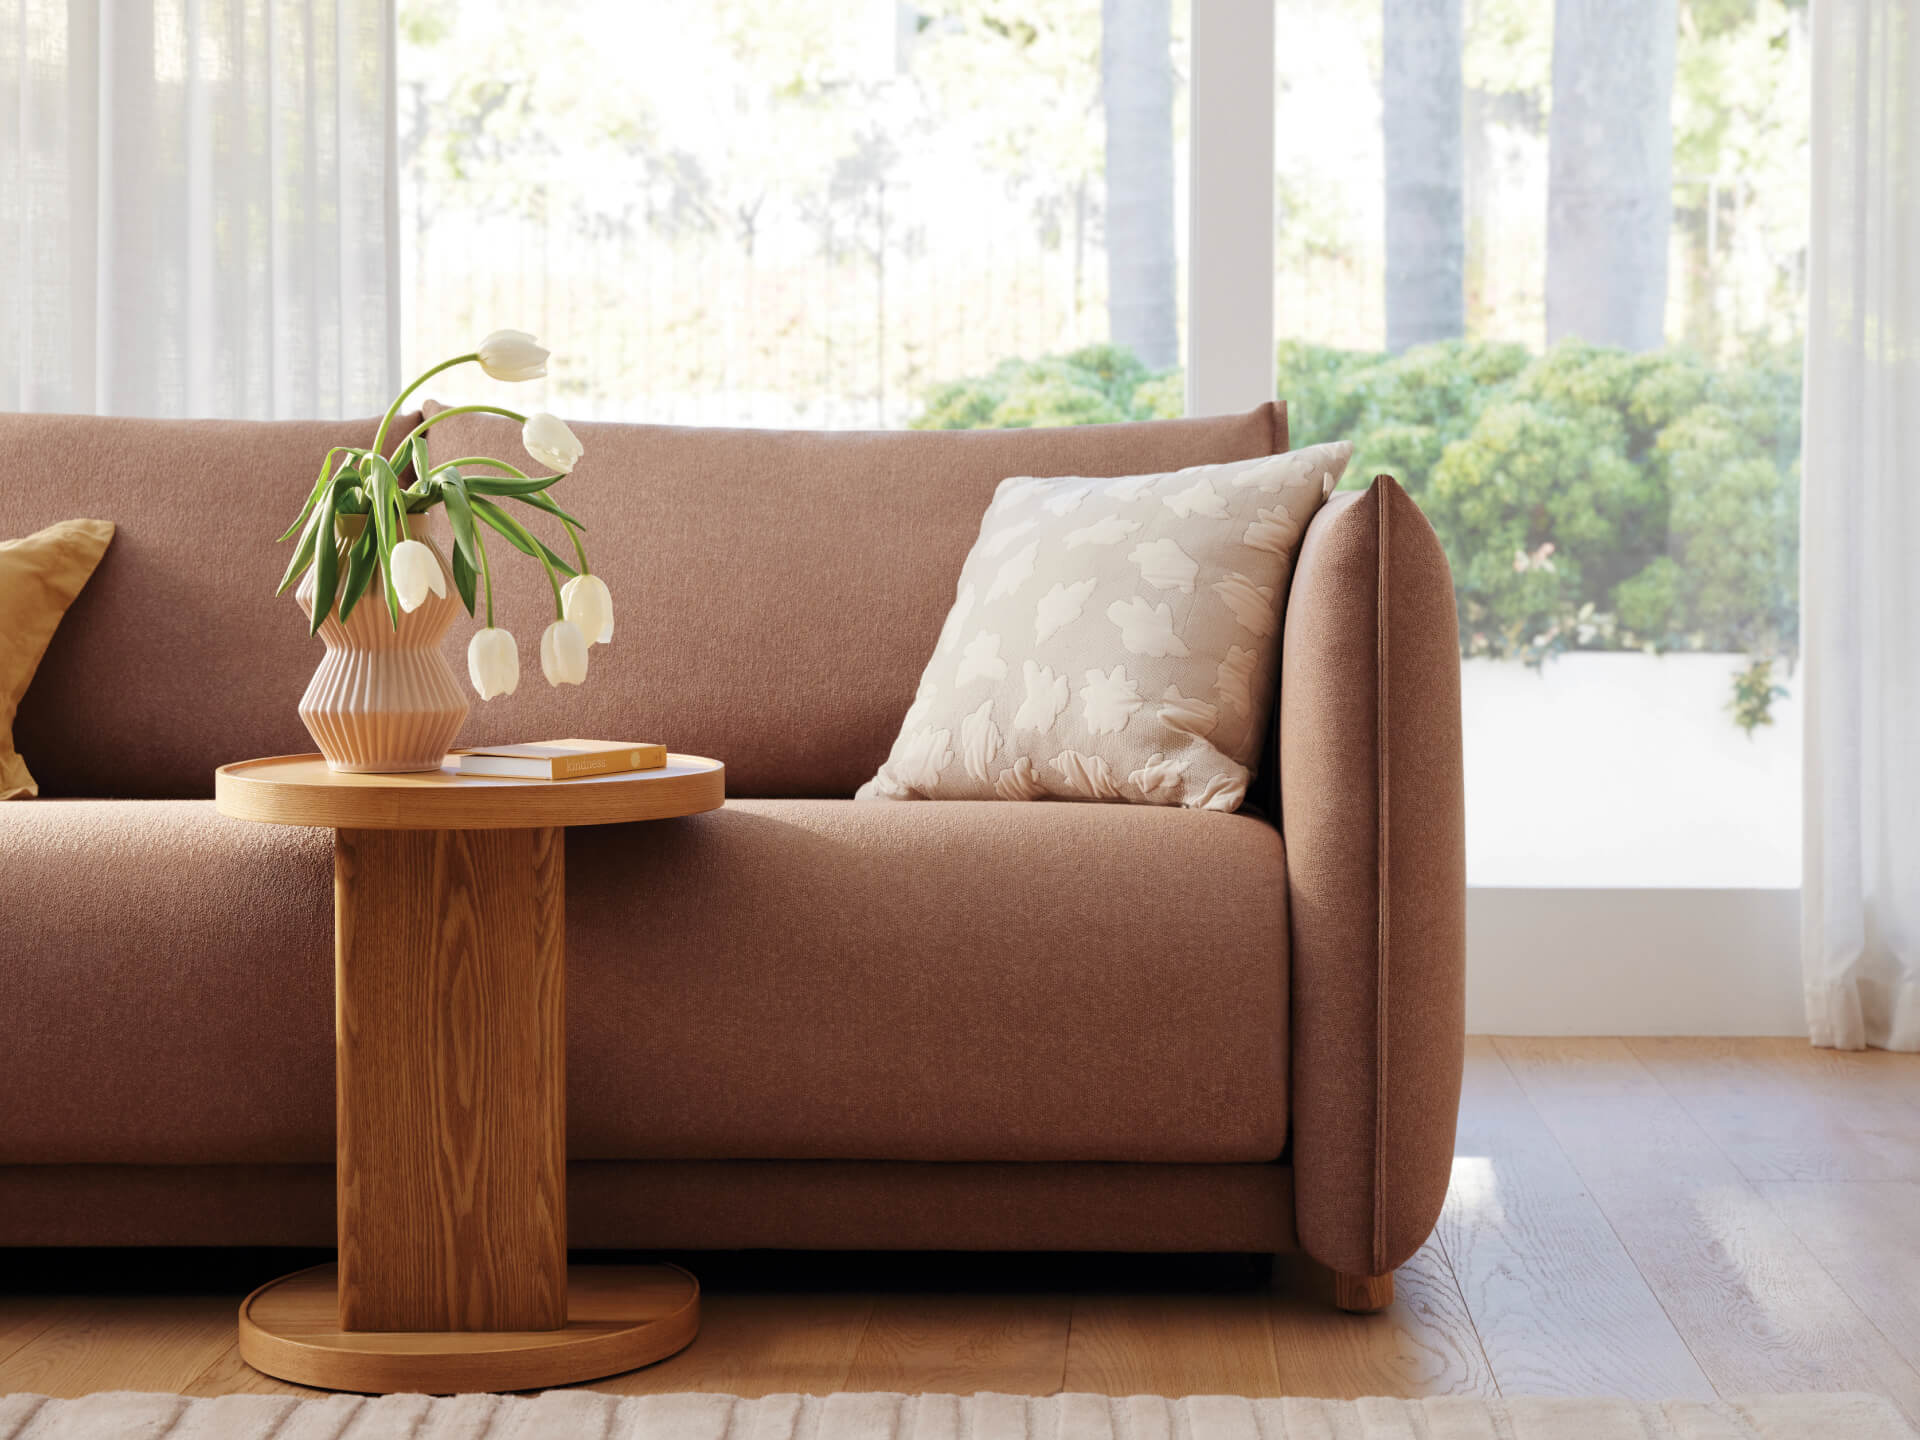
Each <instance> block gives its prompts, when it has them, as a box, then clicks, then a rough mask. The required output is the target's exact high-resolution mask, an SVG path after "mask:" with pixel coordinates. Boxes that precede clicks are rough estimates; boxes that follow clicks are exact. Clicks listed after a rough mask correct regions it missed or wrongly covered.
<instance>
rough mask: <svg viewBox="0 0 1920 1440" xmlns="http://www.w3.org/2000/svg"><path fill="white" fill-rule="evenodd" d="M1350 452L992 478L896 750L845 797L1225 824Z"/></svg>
mask: <svg viewBox="0 0 1920 1440" xmlns="http://www.w3.org/2000/svg"><path fill="white" fill-rule="evenodd" d="M1352 454H1353V447H1352V446H1351V445H1349V444H1346V443H1344V442H1342V443H1339V444H1331V445H1315V446H1312V447H1310V448H1308V449H1305V450H1294V451H1290V452H1288V453H1287V454H1284V455H1268V456H1262V457H1261V458H1259V459H1257V460H1240V461H1234V462H1232V463H1229V464H1225V465H1196V466H1194V467H1193V468H1191V469H1187V470H1180V471H1176V472H1174V473H1173V474H1170V475H1130V476H1125V477H1123V478H1121V479H1118V480H1114V479H1087V478H1084V477H1079V476H1065V477H1059V478H1054V479H1034V478H1031V477H1027V476H1022V477H1018V478H1015V479H1010V480H1003V481H1002V482H1001V483H1000V487H999V489H998V490H996V491H995V492H994V497H993V503H992V504H991V505H990V506H988V507H987V513H986V516H985V518H984V519H982V520H981V522H980V538H979V539H978V540H977V541H975V542H974V546H973V550H972V553H970V554H969V555H968V556H967V562H966V564H965V565H964V566H963V567H962V568H961V571H960V583H959V585H958V587H957V590H956V592H955V596H954V602H953V609H952V610H951V611H950V612H949V613H948V615H947V623H946V625H945V626H944V627H943V629H942V630H941V632H940V640H939V643H938V644H937V645H936V646H935V647H934V652H933V658H932V659H931V660H929V661H928V662H927V668H926V670H925V672H924V673H923V674H922V675H921V677H920V689H919V693H918V694H917V695H916V696H915V698H914V702H913V706H912V708H911V709H909V710H908V711H907V716H906V719H905V720H904V721H902V722H901V725H900V736H899V738H898V739H897V740H895V741H894V742H893V753H892V754H891V755H889V756H888V757H887V762H886V764H884V765H882V766H881V767H880V773H879V774H877V775H875V776H874V777H873V779H871V780H869V781H868V782H867V783H866V784H865V785H863V786H861V787H860V792H859V795H858V796H857V797H856V798H858V799H862V800H876V799H879V800H992V799H995V798H998V799H1001V800H1125V801H1132V802H1135V803H1142V804H1148V805H1186V806H1192V807H1196V808H1201V809H1208V810H1235V809H1238V808H1239V805H1240V802H1241V800H1243V799H1244V798H1245V796H1246V793H1247V780H1248V778H1249V769H1250V767H1251V766H1253V765H1254V764H1256V763H1257V762H1258V760H1259V756H1260V748H1261V742H1262V740H1263V739H1264V738H1265V735H1266V729H1267V717H1268V714H1269V712H1270V709H1271V706H1272V702H1273V685H1274V680H1275V677H1276V676H1277V674H1278V672H1279V654H1280V615H1281V610H1282V607H1283V606H1284V604H1285V602H1286V595H1287V583H1288V581H1289V579H1290V578H1291V576H1292V574H1293V561H1294V557H1295V556H1296V555H1297V554H1298V553H1299V550H1300V539H1301V536H1302V535H1303V534H1304V533H1305V531H1306V528H1307V522H1308V521H1309V520H1311V519H1312V518H1313V514H1314V512H1315V511H1316V510H1318V509H1319V508H1320V505H1321V502H1322V501H1324V500H1325V499H1326V497H1327V496H1328V495H1329V494H1331V493H1332V491H1333V487H1334V486H1335V484H1337V483H1338V482H1339V479H1340V475H1341V472H1342V471H1344V470H1345V469H1346V466H1347V460H1348V457H1349V456H1351V455H1352Z"/></svg>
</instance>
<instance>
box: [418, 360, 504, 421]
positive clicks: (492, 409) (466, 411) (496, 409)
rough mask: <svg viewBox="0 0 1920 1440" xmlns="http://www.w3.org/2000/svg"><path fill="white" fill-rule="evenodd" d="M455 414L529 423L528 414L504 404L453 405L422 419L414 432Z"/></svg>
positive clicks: (422, 377)
mask: <svg viewBox="0 0 1920 1440" xmlns="http://www.w3.org/2000/svg"><path fill="white" fill-rule="evenodd" d="M432 373H433V372H432V371H431V370H429V371H428V372H427V374H428V375H431V374H432ZM420 378H421V379H423V380H424V379H425V378H426V376H424V375H423V376H421V377H420ZM453 415H504V416H506V417H507V419H509V420H518V421H519V422H520V423H521V424H522V425H524V424H526V423H527V417H526V416H524V415H522V414H521V413H520V412H519V411H518V410H509V409H507V408H506V407H505V406H504V405H452V406H449V407H448V408H447V409H445V410H442V411H441V412H440V413H439V414H438V415H433V416H429V417H428V418H427V419H425V420H422V421H421V422H420V423H419V424H418V425H416V426H414V429H413V433H414V434H416V435H419V434H421V433H422V432H424V431H427V430H431V429H432V428H433V427H434V426H436V425H438V424H439V423H440V422H441V421H442V420H445V419H447V418H448V417H449V416H453Z"/></svg>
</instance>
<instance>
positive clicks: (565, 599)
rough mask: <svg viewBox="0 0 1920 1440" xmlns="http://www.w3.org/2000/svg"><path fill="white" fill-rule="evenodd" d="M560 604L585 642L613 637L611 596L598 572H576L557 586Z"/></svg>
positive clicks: (607, 639) (600, 642) (591, 643)
mask: <svg viewBox="0 0 1920 1440" xmlns="http://www.w3.org/2000/svg"><path fill="white" fill-rule="evenodd" d="M560 604H561V606H562V607H563V608H564V609H565V610H566V612H567V619H569V620H571V621H572V622H573V623H574V624H576V625H578V626H579V627H580V633H581V634H582V635H584V636H586V638H587V643H588V644H589V645H604V644H606V643H607V642H608V641H609V640H611V639H613V596H612V594H610V593H609V592H608V590H607V582H606V581H604V580H602V579H601V578H600V577H599V576H598V575H576V576H574V577H573V579H571V580H569V581H567V583H566V584H564V585H562V586H561V587H560Z"/></svg>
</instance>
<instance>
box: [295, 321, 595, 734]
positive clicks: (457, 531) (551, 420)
mask: <svg viewBox="0 0 1920 1440" xmlns="http://www.w3.org/2000/svg"><path fill="white" fill-rule="evenodd" d="M547 354H548V352H547V351H546V350H545V349H544V348H543V347H542V346H540V345H539V344H537V343H536V342H535V340H534V338H533V337H532V336H531V335H528V334H526V333H525V332H523V331H520V330H496V331H494V332H493V334H491V335H489V336H488V337H487V338H486V339H485V340H483V341H481V342H480V348H479V349H478V350H475V351H473V352H472V353H471V354H467V355H456V356H455V357H454V358H453V359H451V360H446V361H443V362H441V363H440V364H438V365H435V366H434V367H433V368H432V369H430V370H428V371H426V373H425V374H423V375H421V376H420V377H419V378H418V379H416V380H415V381H414V382H413V383H412V384H411V385H409V386H407V388H406V389H404V390H402V391H401V392H400V393H399V395H397V396H395V397H394V401H393V404H391V405H390V406H388V407H387V413H386V416H385V418H383V419H382V420H381V422H380V428H379V430H378V431H377V432H375V434H374V437H373V444H372V446H371V447H370V448H368V449H364V450H363V449H359V448H357V447H355V446H350V445H336V446H335V447H334V448H333V449H331V450H329V451H328V452H327V453H326V456H325V458H323V459H322V460H321V462H320V476H319V478H318V479H317V480H315V481H314V485H313V491H312V493H311V494H309V495H308V496H307V503H306V505H305V506H304V507H302V509H301V511H300V515H299V517H298V518H297V519H296V520H295V521H294V522H293V524H292V525H290V526H289V527H287V532H286V534H284V535H282V536H281V537H280V538H281V539H282V540H289V539H291V538H293V536H294V535H295V534H298V535H299V536H300V543H299V546H298V547H297V548H296V549H295V551H294V555H293V559H292V561H291V562H290V563H289V564H288V565H287V573H286V575H285V577H284V578H282V580H281V581H280V593H282V594H284V593H286V590H287V587H288V586H290V585H292V584H293V583H294V582H295V581H297V580H298V579H299V578H300V577H301V576H302V575H304V574H305V573H306V571H307V569H308V567H309V566H311V567H312V568H313V571H314V594H313V624H312V632H313V633H318V632H319V629H320V623H321V621H323V620H325V619H326V617H327V615H328V613H329V612H330V611H332V610H333V609H334V607H335V604H336V602H337V604H338V607H339V616H340V620H341V622H342V623H343V624H344V623H345V621H346V619H347V617H348V616H349V615H351V614H352V613H353V609H354V607H355V606H356V605H358V604H359V603H360V600H361V597H362V596H364V595H365V594H366V591H367V587H368V586H369V584H371V582H372V579H373V574H374V571H375V570H378V571H379V572H380V578H381V582H382V589H383V591H384V593H385V596H386V604H387V614H388V617H389V619H390V622H391V623H392V624H393V625H394V626H396V627H397V626H398V625H399V623H400V615H401V612H402V611H412V610H416V609H418V608H419V607H420V605H422V604H423V603H424V602H425V601H426V598H427V596H428V594H429V593H431V594H435V595H442V596H444V595H445V594H446V582H445V580H444V579H443V578H442V575H441V570H440V563H439V561H438V560H437V559H436V558H435V557H434V554H433V552H432V551H431V550H429V549H428V548H427V547H426V546H425V545H423V544H421V543H420V542H419V541H418V540H412V539H409V538H408V536H407V520H406V517H407V516H409V515H418V514H420V513H422V512H424V511H427V510H431V509H432V508H433V507H434V506H435V505H445V506H446V507H447V519H448V521H449V522H450V524H451V525H452V527H453V540H454V550H453V567H452V568H453V583H454V587H455V588H456V589H457V590H458V591H459V593H460V599H461V602H462V603H463V604H464V605H465V606H466V607H467V613H468V614H469V615H471V614H473V613H474V603H475V600H476V598H477V592H478V590H479V588H480V586H481V585H484V586H485V589H486V606H487V623H486V628H484V629H482V630H480V631H477V632H476V633H475V634H474V637H473V640H472V642H471V643H470V644H469V645H468V647H467V673H468V675H469V676H470V677H471V678H472V680H473V688H474V689H475V690H477V691H479V692H480V698H481V699H482V700H491V699H492V698H493V697H494V696H495V695H511V694H512V693H513V692H514V690H515V689H516V688H517V687H518V686H519V684H520V649H519V646H518V644H516V643H515V641H514V638H513V636H512V635H511V634H510V633H509V632H508V631H505V630H498V629H495V628H494V624H493V568H492V566H491V565H490V564H489V563H488V560H487V545H486V537H485V535H484V534H483V531H485V530H492V531H494V532H495V533H496V534H498V535H499V536H500V537H501V538H503V539H504V540H505V541H506V542H507V543H508V544H509V545H511V546H512V547H513V548H514V549H516V550H518V551H520V552H521V553H522V554H523V555H529V556H532V557H533V558H534V559H535V560H537V561H539V562H540V565H541V568H542V569H543V570H544V571H545V572H546V577H547V583H548V585H549V586H551V587H552V589H553V608H554V621H553V623H552V624H551V625H549V626H548V627H547V628H546V632H545V633H544V634H542V635H541V637H540V668H541V670H542V671H543V672H544V673H545V675H546V677H547V683H548V684H551V685H578V684H579V683H580V682H581V681H583V680H585V679H586V678H587V647H588V646H589V645H595V644H604V643H605V642H607V641H609V640H611V639H612V638H613V600H612V597H611V596H610V595H609V594H608V593H607V587H606V583H605V582H604V581H602V580H601V579H600V577H599V576H597V575H595V574H593V572H592V571H591V570H590V569H589V568H588V566H587V551H586V547H585V545H584V544H582V542H581V539H580V532H581V531H582V530H584V529H585V528H586V527H585V526H584V525H582V524H581V523H580V521H579V520H578V519H577V518H576V517H574V516H572V515H570V514H568V513H567V512H566V511H565V510H563V509H561V508H560V507H559V506H558V505H557V504H555V503H554V500H553V497H552V496H550V495H549V494H547V490H548V489H549V487H551V486H552V485H553V484H554V483H555V482H556V481H559V480H561V479H563V478H564V477H565V476H567V475H568V474H570V473H571V472H572V470H573V467H574V466H575V465H576V464H578V463H579V461H580V457H581V454H582V453H583V452H582V450H581V447H580V442H579V440H577V439H576V438H575V437H574V434H573V432H572V431H571V430H569V429H568V428H567V426H566V422H565V421H563V420H561V419H559V418H558V417H557V416H553V415H548V414H545V413H544V412H542V413H537V414H533V415H522V414H520V413H519V412H518V411H514V410H508V409H505V408H503V407H501V406H498V405H458V406H454V407H453V408H451V409H447V410H442V411H441V412H440V413H439V414H438V415H435V416H434V417H433V418H432V419H430V420H427V421H425V422H423V423H422V424H420V425H419V426H418V427H416V428H415V429H414V431H413V433H412V434H410V435H408V436H407V437H406V439H404V440H402V441H401V442H400V443H399V444H398V445H397V446H396V447H395V448H394V451H393V454H391V455H387V454H386V453H384V450H385V445H386V438H387V430H388V428H389V427H390V426H391V425H392V424H393V420H394V417H395V416H396V415H398V414H399V413H400V407H401V405H402V404H404V403H405V401H406V399H407V397H408V396H409V395H411V394H413V392H414V391H416V390H418V389H419V388H420V387H421V386H422V385H423V384H425V383H426V382H427V381H428V380H429V379H431V378H432V377H433V376H435V375H438V374H439V373H440V372H441V371H442V370H448V369H451V368H452V367H453V366H455V365H465V364H468V363H469V362H472V363H475V364H478V365H479V366H480V368H481V369H482V370H484V371H486V373H487V374H488V375H490V376H492V377H493V378H494V379H495V380H537V379H539V378H540V377H541V376H543V375H545V374H546V373H547ZM476 411H478V412H482V413H485V414H490V415H504V416H506V417H507V418H509V419H511V420H517V421H519V422H520V426H521V430H520V435H521V443H522V444H524V445H525V446H526V450H527V454H528V455H529V456H531V457H532V459H533V460H534V461H535V462H536V463H538V464H540V465H544V466H545V467H546V468H547V469H549V470H552V471H555V472H556V473H555V474H552V475H529V474H527V473H526V472H525V471H523V470H519V469H516V468H515V467H514V466H512V465H508V464H506V463H504V462H502V461H499V460H492V459H488V458H486V457H484V456H467V457H464V458H462V459H457V460H447V461H443V462H442V463H440V464H438V465H435V464H434V463H433V462H432V460H431V459H430V458H429V456H428V453H427V438H428V437H427V432H428V431H430V430H431V429H432V428H433V427H434V426H435V425H437V424H439V423H440V422H441V421H442V420H445V419H447V418H448V417H449V416H453V415H465V414H469V413H473V412H476ZM474 472H481V473H474ZM403 482H404V483H403ZM506 501H512V502H514V503H516V504H519V505H525V506H527V507H528V508H529V509H533V510H538V511H541V512H542V513H544V514H546V515H550V516H552V517H553V518H554V519H556V520H558V521H559V522H560V524H561V526H562V527H563V528H564V529H565V530H566V532H567V538H568V540H570V541H571V542H572V545H573V553H574V558H575V560H576V561H577V562H578V567H577V568H576V567H575V566H574V565H570V564H568V563H567V562H566V561H565V560H563V559H562V558H561V557H560V556H559V555H557V554H555V553H554V552H553V551H552V550H550V549H548V548H547V546H546V545H545V544H544V543H543V542H542V541H541V540H540V538H539V537H538V536H537V535H535V534H534V533H533V532H532V531H531V530H529V529H527V527H526V526H525V525H523V524H521V523H520V521H519V520H517V519H515V518H514V516H513V515H512V514H511V513H510V512H509V511H508V510H507V508H506V505H505V504H504V503H503V502H506ZM345 515H364V516H368V517H370V518H369V520H368V522H367V523H366V525H365V526H364V527H363V528H362V530H361V532H360V535H359V537H358V538H357V539H356V540H355V541H354V542H353V544H352V545H351V546H349V547H348V549H347V551H346V554H345V557H344V559H345V569H344V571H343V570H342V557H341V555H340V554H339V551H338V549H337V546H336V543H335V541H334V533H335V531H334V522H335V520H336V519H337V518H338V517H340V516H345ZM562 574H564V575H565V576H566V577H567V579H566V581H565V583H564V584H562V582H561V579H560V577H561V575H562Z"/></svg>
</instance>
